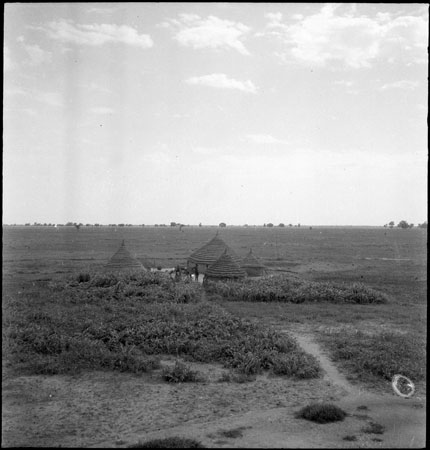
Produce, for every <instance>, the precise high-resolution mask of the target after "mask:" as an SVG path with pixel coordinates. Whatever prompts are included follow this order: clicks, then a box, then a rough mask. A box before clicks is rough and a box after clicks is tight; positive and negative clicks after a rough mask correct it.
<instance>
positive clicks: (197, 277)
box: [194, 266, 199, 281]
mask: <svg viewBox="0 0 430 450" xmlns="http://www.w3.org/2000/svg"><path fill="white" fill-rule="evenodd" d="M194 274H195V275H196V281H199V271H198V269H197V266H196V267H195V268H194Z"/></svg>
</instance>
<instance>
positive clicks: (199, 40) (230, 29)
mask: <svg viewBox="0 0 430 450" xmlns="http://www.w3.org/2000/svg"><path fill="white" fill-rule="evenodd" d="M160 27H164V28H167V27H173V28H175V29H176V34H175V36H174V39H175V40H176V41H177V42H179V44H181V45H184V46H186V47H192V48H195V49H202V48H213V49H233V50H236V51H238V52H239V53H241V54H242V55H249V54H250V53H249V51H248V50H247V49H246V47H245V46H244V45H243V43H242V42H241V39H242V38H243V37H244V36H245V35H246V34H247V33H248V32H249V30H250V28H249V27H247V26H246V25H244V24H242V23H240V22H232V21H230V20H223V19H219V18H218V17H215V16H209V17H208V18H206V19H203V18H201V17H200V16H198V15H196V14H180V15H179V20H176V19H170V20H169V21H167V22H162V23H161V24H160Z"/></svg>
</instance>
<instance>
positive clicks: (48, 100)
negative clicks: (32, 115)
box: [4, 86, 64, 107]
mask: <svg viewBox="0 0 430 450" xmlns="http://www.w3.org/2000/svg"><path fill="white" fill-rule="evenodd" d="M4 94H5V96H13V95H23V96H25V97H27V98H29V99H32V100H36V101H38V102H41V103H44V104H46V105H49V106H55V107H61V106H63V104H64V102H63V96H62V95H61V94H60V93H59V92H50V91H36V90H33V89H22V88H20V87H16V86H15V87H9V88H5V90H4Z"/></svg>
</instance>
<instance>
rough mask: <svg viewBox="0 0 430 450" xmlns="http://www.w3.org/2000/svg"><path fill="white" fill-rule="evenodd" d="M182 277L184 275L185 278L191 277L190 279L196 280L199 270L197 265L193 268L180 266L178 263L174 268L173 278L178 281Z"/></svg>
mask: <svg viewBox="0 0 430 450" xmlns="http://www.w3.org/2000/svg"><path fill="white" fill-rule="evenodd" d="M183 277H185V278H186V279H187V278H188V279H191V280H192V281H198V280H199V271H198V268H197V266H195V267H194V268H193V269H188V268H183V267H180V266H179V264H178V265H177V266H176V269H175V280H176V281H180V280H182V279H183Z"/></svg>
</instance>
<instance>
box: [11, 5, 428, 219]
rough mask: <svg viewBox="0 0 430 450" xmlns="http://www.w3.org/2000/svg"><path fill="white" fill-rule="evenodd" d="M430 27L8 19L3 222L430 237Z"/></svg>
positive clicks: (322, 20)
mask: <svg viewBox="0 0 430 450" xmlns="http://www.w3.org/2000/svg"><path fill="white" fill-rule="evenodd" d="M428 14H429V11H428V5H426V4H419V3H416V4H411V3H408V4H399V3H395V4H384V3H377V4H371V3H369V4H362V3H359V4H351V3H343V4H342V3H341V4H334V3H330V4H323V3H188V2H179V3H152V2H148V3H123V2H114V3H39V4H38V3H22V4H19V3H6V4H5V13H4V84H3V223H10V224H11V223H25V222H30V223H33V222H41V223H45V222H46V223H65V222H68V221H71V222H78V223H79V222H82V223H102V224H103V223H106V224H108V223H131V224H148V225H149V224H156V223H157V224H161V223H165V224H170V222H172V221H174V222H178V223H183V224H199V223H202V224H203V225H210V224H211V225H213V224H219V223H220V222H225V223H227V225H243V224H249V225H251V224H263V223H268V222H272V223H274V224H275V225H276V224H278V223H285V224H288V223H293V224H297V223H301V224H309V225H383V224H386V223H388V222H390V221H391V220H394V221H395V222H396V223H397V222H398V221H400V220H407V221H408V222H412V223H415V224H418V223H422V222H423V221H425V220H426V219H427V162H428V145H427V113H428V85H427V83H428V80H427V77H428V53H427V45H428Z"/></svg>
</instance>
